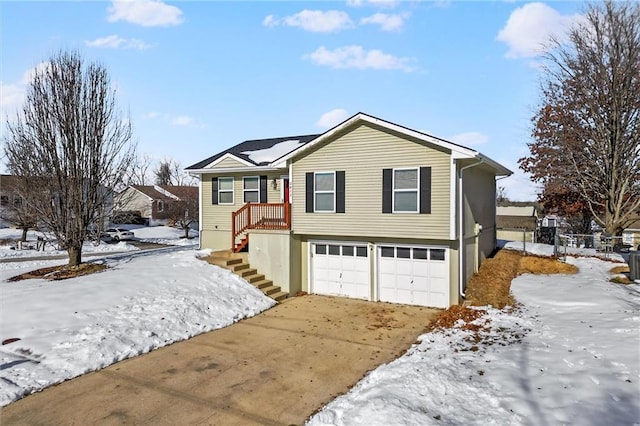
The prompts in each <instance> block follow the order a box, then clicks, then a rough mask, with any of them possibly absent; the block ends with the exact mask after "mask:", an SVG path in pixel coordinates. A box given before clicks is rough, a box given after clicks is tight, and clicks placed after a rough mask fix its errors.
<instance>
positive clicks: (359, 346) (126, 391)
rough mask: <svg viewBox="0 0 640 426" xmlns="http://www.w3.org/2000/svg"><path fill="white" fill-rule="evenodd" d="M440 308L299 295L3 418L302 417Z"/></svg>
mask: <svg viewBox="0 0 640 426" xmlns="http://www.w3.org/2000/svg"><path fill="white" fill-rule="evenodd" d="M437 313H438V310H435V309H428V308H422V307H416V306H404V305H394V304H387V303H373V302H364V301H359V300H353V299H346V298H331V297H322V296H302V297H296V298H292V299H288V300H287V301H285V302H284V303H282V304H279V305H277V306H275V307H274V308H272V309H270V310H268V311H266V312H264V313H262V314H260V315H258V316H256V317H253V318H250V319H247V320H243V321H241V322H238V323H236V324H234V325H232V326H229V327H227V328H224V329H221V330H216V331H212V332H209V333H206V334H202V335H199V336H197V337H194V338H192V339H189V340H186V341H183V342H180V343H175V344H173V345H171V346H167V347H164V348H161V349H158V350H155V351H153V352H151V353H149V354H145V355H141V356H138V357H136V358H132V359H129V360H126V361H122V362H119V363H117V364H114V365H112V366H110V367H107V368H105V369H103V370H100V371H98V372H95V373H90V374H86V375H84V376H81V377H78V378H76V379H73V380H70V381H67V382H65V383H62V384H60V385H57V386H53V387H50V388H47V389H45V390H44V391H42V392H40V393H37V394H33V395H30V396H28V397H26V398H24V399H22V400H20V401H17V402H15V403H13V404H11V405H9V406H7V407H4V409H2V410H1V411H0V423H1V424H3V425H9V424H29V425H39V424H42V425H44V424H48V425H51V424H65V425H73V424H75V425H81V424H82V425H84V424H154V425H155V424H181V425H182V424H197V425H201V424H202V425H207V424H217V425H220V424H225V425H226V424H243V425H246V424H266V425H269V424H273V425H276V424H278V425H281V424H282V425H288V424H302V423H304V421H305V419H307V418H308V417H309V416H310V415H311V414H313V413H314V412H315V411H316V410H318V409H320V408H321V407H323V406H324V405H325V404H326V403H328V402H329V401H331V400H332V399H333V398H334V397H336V396H337V395H340V394H342V393H344V392H346V391H347V390H348V389H349V388H350V387H351V386H353V385H354V384H355V383H356V382H357V381H358V380H360V379H361V378H362V377H363V376H364V375H365V374H366V373H367V372H368V371H370V370H372V369H374V368H375V367H377V366H378V365H380V364H383V363H386V362H389V361H391V360H393V359H395V358H396V357H398V356H399V355H401V354H402V353H404V351H406V349H407V348H408V347H409V346H410V345H411V344H412V343H413V342H414V341H415V340H416V337H417V336H418V335H420V334H421V333H422V331H423V329H424V327H425V326H426V325H427V324H428V323H429V321H430V320H431V319H432V318H433V317H434V316H435V315H437Z"/></svg>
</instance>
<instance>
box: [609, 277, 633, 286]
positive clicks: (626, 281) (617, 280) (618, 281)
mask: <svg viewBox="0 0 640 426" xmlns="http://www.w3.org/2000/svg"><path fill="white" fill-rule="evenodd" d="M609 281H611V282H612V283H615V284H633V281H631V279H629V277H627V276H626V275H616V276H615V277H613V278H611V279H610V280H609Z"/></svg>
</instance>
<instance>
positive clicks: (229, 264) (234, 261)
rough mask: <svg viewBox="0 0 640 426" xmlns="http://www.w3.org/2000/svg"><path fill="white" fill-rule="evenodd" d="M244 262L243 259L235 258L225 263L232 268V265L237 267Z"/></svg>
mask: <svg viewBox="0 0 640 426" xmlns="http://www.w3.org/2000/svg"><path fill="white" fill-rule="evenodd" d="M242 262H243V260H242V258H241V257H233V258H231V259H227V260H226V261H225V264H226V265H227V266H231V265H237V264H239V263H242Z"/></svg>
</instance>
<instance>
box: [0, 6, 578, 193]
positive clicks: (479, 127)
mask: <svg viewBox="0 0 640 426" xmlns="http://www.w3.org/2000/svg"><path fill="white" fill-rule="evenodd" d="M583 7H584V4H583V3H580V2H547V3H539V2H537V3H533V2H531V3H526V2H510V1H482V2H480V1H478V2H471V1H468V2H457V1H437V2H436V1H431V2H430V1H392V0H377V1H366V0H350V1H345V2H337V1H336V2H297V1H296V2H294V1H291V2H271V1H261V2H215V1H208V2H206V1H190V2H159V1H137V2H130V1H115V2H29V1H26V2H11V1H9V2H7V1H3V2H0V16H1V22H0V24H1V30H0V31H1V37H2V38H1V45H2V49H1V50H2V52H1V54H0V55H1V64H0V65H1V68H0V80H1V84H2V86H1V91H0V95H1V101H2V103H1V106H2V117H5V116H6V114H9V115H10V114H12V113H13V112H14V111H15V110H16V108H17V107H18V106H19V105H21V103H22V101H23V96H24V90H25V85H26V84H27V83H28V81H29V80H28V79H29V77H28V76H29V70H31V69H33V68H34V67H36V66H37V65H38V64H39V63H41V62H42V61H44V60H46V59H47V58H49V57H50V56H51V55H52V54H54V53H55V52H57V51H58V50H60V49H76V50H79V51H80V52H81V53H82V55H83V56H84V58H85V59H87V60H97V61H99V62H101V63H102V64H104V65H105V66H106V67H107V69H108V70H109V72H110V76H111V78H112V82H113V83H114V84H115V85H116V87H117V89H118V102H119V105H120V107H121V108H122V109H123V110H124V111H125V112H127V111H128V113H129V115H130V117H131V121H132V124H133V126H134V132H135V140H136V141H137V142H138V151H139V152H140V154H151V155H152V156H153V157H155V158H173V159H175V160H177V161H179V162H180V163H181V164H182V166H184V167H186V166H188V165H191V164H193V163H195V162H197V161H200V160H202V159H204V158H206V157H208V156H211V155H213V154H215V153H217V152H219V151H221V150H223V149H226V148H228V147H230V146H232V145H235V144H237V143H239V142H241V141H243V140H247V139H258V138H268V137H279V136H289V135H300V134H311V133H321V132H323V131H324V130H326V129H328V128H330V127H331V126H333V125H334V124H337V123H338V122H340V121H342V120H344V119H346V118H347V117H349V116H351V115H353V114H355V113H357V112H365V113H368V114H371V115H374V116H377V117H380V118H383V119H385V120H388V121H391V122H394V123H397V124H400V125H404V126H407V127H410V128H413V129H416V130H421V131H426V132H428V133H430V134H432V135H434V136H437V137H441V138H444V139H448V140H451V141H454V142H458V143H460V144H462V145H465V146H468V147H471V148H473V149H477V150H479V151H480V152H482V153H484V154H486V155H488V156H490V157H491V158H493V159H495V160H497V161H499V162H501V163H502V164H504V165H505V166H507V167H509V168H510V169H511V170H513V171H514V172H516V173H515V175H514V176H513V177H510V178H508V179H505V180H501V181H500V182H499V185H501V186H505V187H506V188H507V191H508V195H509V196H510V198H512V199H516V200H533V199H535V188H534V187H533V185H532V184H531V183H530V182H529V181H528V179H527V177H526V176H524V175H523V174H522V173H520V172H519V171H518V167H517V159H518V158H520V157H522V156H523V155H526V153H527V152H528V151H527V148H526V143H527V142H529V141H530V136H529V133H530V128H531V124H530V118H531V116H532V115H533V112H534V110H535V106H536V105H537V102H538V87H539V83H538V82H539V72H540V71H539V70H540V63H541V59H540V56H539V55H540V53H541V51H542V50H541V43H543V42H544V40H545V39H546V38H547V37H548V36H549V35H552V34H553V35H556V36H558V37H560V38H561V37H562V34H563V33H564V32H565V31H566V29H567V28H568V27H569V26H570V25H571V24H572V23H573V22H575V21H576V20H577V19H579V13H580V12H581V11H582V10H583Z"/></svg>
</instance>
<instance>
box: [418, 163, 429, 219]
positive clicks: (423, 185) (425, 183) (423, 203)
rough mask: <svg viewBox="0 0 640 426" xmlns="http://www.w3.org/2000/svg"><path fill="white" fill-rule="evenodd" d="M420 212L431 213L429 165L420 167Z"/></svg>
mask: <svg viewBox="0 0 640 426" xmlns="http://www.w3.org/2000/svg"><path fill="white" fill-rule="evenodd" d="M420 213H422V214H430V213H431V167H420Z"/></svg>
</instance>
